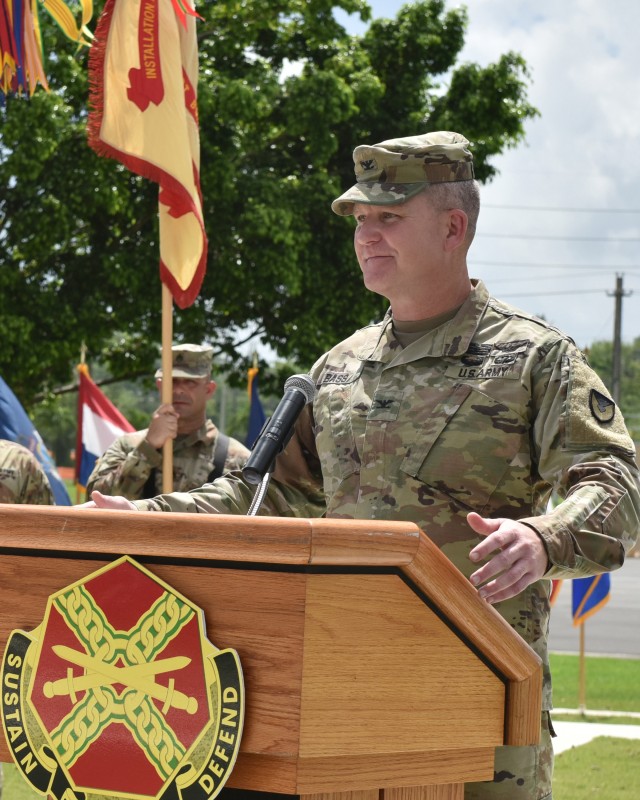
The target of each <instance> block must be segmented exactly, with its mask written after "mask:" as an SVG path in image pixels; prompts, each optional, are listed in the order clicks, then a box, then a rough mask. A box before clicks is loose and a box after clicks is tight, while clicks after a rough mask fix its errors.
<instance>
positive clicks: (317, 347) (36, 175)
mask: <svg viewBox="0 0 640 800" xmlns="http://www.w3.org/2000/svg"><path fill="white" fill-rule="evenodd" d="M101 8H102V2H100V1H99V2H98V3H97V4H96V14H98V13H99V12H100V11H101ZM336 8H341V9H343V10H344V11H346V12H348V13H355V14H359V15H360V16H361V18H362V19H363V20H364V21H368V20H369V18H370V11H369V9H368V6H367V4H366V3H365V2H364V0H337V1H335V2H334V1H333V0H219V1H218V2H206V3H201V4H199V7H198V10H199V12H200V14H201V15H202V16H203V18H204V19H203V20H202V21H200V22H199V23H198V39H199V53H200V83H199V115H200V135H201V161H202V168H201V184H202V191H203V197H204V214H205V224H206V228H207V234H208V238H209V261H208V266H207V274H206V277H205V280H204V284H203V288H202V291H201V293H200V296H199V298H198V299H197V301H196V302H195V304H194V305H193V306H191V307H190V308H188V309H185V310H183V311H180V310H179V309H176V310H175V314H174V331H175V337H174V338H175V339H176V340H185V341H205V340H206V341H209V342H210V343H211V344H212V345H213V346H214V348H215V350H216V352H217V354H218V355H217V360H218V363H219V364H222V365H226V367H227V368H228V369H230V370H231V371H232V372H233V370H236V372H237V374H238V375H244V370H245V368H246V366H247V363H246V359H243V358H242V357H241V356H240V355H239V351H238V347H239V344H240V343H241V342H243V341H244V340H247V339H249V338H251V337H261V338H262V340H263V341H264V342H265V343H267V344H268V345H270V346H271V347H272V348H273V349H274V350H275V351H276V352H277V353H278V355H279V356H281V357H282V358H287V359H290V360H292V361H295V362H297V363H298V364H300V365H302V367H303V368H308V367H309V366H310V364H311V362H312V361H313V360H314V359H315V358H316V357H317V355H319V354H320V353H321V352H322V351H323V349H325V348H326V347H327V346H329V345H330V344H331V343H333V342H335V341H337V340H338V339H339V338H342V337H344V336H345V335H347V334H349V333H350V332H351V331H353V330H354V329H355V328H357V327H359V326H361V325H363V324H366V323H367V322H369V321H370V320H371V319H374V318H377V317H378V316H379V315H380V313H381V312H382V310H383V308H384V306H385V303H384V302H383V301H382V300H381V298H379V297H377V296H374V295H372V294H370V293H368V292H366V291H364V290H363V287H362V283H361V278H360V274H359V270H358V268H357V264H356V262H355V259H354V256H353V250H352V241H351V239H352V230H351V227H350V225H349V223H348V222H347V221H345V219H343V218H340V217H337V216H335V215H334V214H333V213H332V212H331V210H330V202H331V200H332V199H334V198H335V197H336V196H337V195H338V194H340V193H341V192H342V191H343V190H344V189H345V188H346V187H348V186H349V185H351V183H353V164H352V161H351V152H352V150H353V148H354V146H355V145H357V144H360V143H364V142H377V141H381V140H383V139H386V138H390V137H393V136H397V135H412V134H416V133H420V132H422V131H426V130H438V129H450V130H458V131H460V132H462V133H464V134H465V135H467V136H468V137H469V138H470V139H471V140H472V141H473V142H474V145H475V146H474V152H475V155H476V167H477V174H478V177H479V178H480V179H481V180H488V179H490V178H491V177H492V175H493V174H494V171H495V170H494V167H492V165H491V163H490V162H491V158H492V157H493V156H495V155H496V154H498V153H500V152H502V151H503V150H504V149H505V148H508V147H513V146H515V145H517V144H518V143H519V142H520V141H521V140H522V139H523V136H524V124H525V122H526V120H527V119H528V118H530V117H532V116H534V115H535V114H536V113H537V112H536V111H535V109H534V108H533V107H532V106H531V105H530V104H529V102H528V101H527V82H528V78H529V76H528V73H527V68H526V64H525V62H524V61H523V59H522V58H521V57H520V56H519V55H517V54H515V53H506V54H505V55H503V56H502V57H501V58H499V59H498V61H497V62H496V63H494V64H490V65H488V66H486V67H480V66H478V65H477V64H463V65H461V66H457V67H456V60H457V58H458V56H459V54H460V51H461V48H462V46H463V44H464V35H465V29H466V25H467V16H466V12H465V10H464V9H463V8H455V9H449V10H447V8H446V4H445V2H444V0H422V2H415V3H412V4H409V5H406V6H404V7H403V8H402V9H401V10H400V11H399V13H398V15H397V17H396V18H395V19H390V20H374V21H373V22H371V24H370V25H369V27H368V29H367V30H366V32H365V33H364V34H363V35H362V36H351V35H349V34H347V32H346V31H345V29H344V28H343V27H342V26H341V25H340V24H338V22H337V21H336V19H335V16H334V10H335V9H336ZM41 22H42V28H43V35H44V39H45V47H46V49H47V51H48V52H49V53H50V56H49V60H48V65H47V72H48V77H49V81H50V85H51V89H52V91H51V93H50V94H47V93H45V92H44V91H40V90H39V91H38V92H36V94H35V95H34V96H33V97H32V98H31V99H30V100H25V99H15V98H9V99H8V101H7V103H6V105H5V107H4V108H2V109H0V185H2V186H3V187H6V188H5V189H4V190H3V192H2V194H1V195H0V227H1V233H0V242H1V244H2V247H1V248H0V313H1V314H2V321H3V333H4V337H3V347H2V348H0V374H2V375H3V376H4V377H5V379H6V380H7V381H8V382H9V384H10V385H11V386H12V388H13V389H14V391H15V392H16V394H18V396H19V397H20V398H21V400H22V401H23V403H24V404H25V405H26V406H27V407H29V406H30V405H31V404H32V403H33V400H34V398H35V397H36V396H37V395H39V394H41V393H43V392H45V393H46V392H47V391H50V390H52V389H53V388H54V387H56V386H58V385H60V384H65V383H68V382H70V381H73V367H74V366H75V364H76V363H77V361H78V358H79V354H80V351H81V345H82V343H83V342H84V343H86V345H87V348H88V359H89V361H90V362H91V361H93V360H99V361H100V362H101V363H102V364H103V365H104V366H105V368H106V369H107V370H108V371H109V372H110V373H111V374H112V375H113V376H114V377H116V378H118V377H123V378H124V377H126V376H133V375H136V374H144V373H150V372H151V371H152V368H153V366H154V364H155V363H156V361H157V356H158V343H159V341H160V325H161V315H160V282H159V279H158V244H157V187H156V186H155V185H154V184H151V183H150V182H148V181H145V180H144V179H141V178H138V177H137V176H134V175H132V174H131V173H129V172H127V171H126V170H125V169H124V168H123V167H122V166H121V165H119V164H118V163H116V162H115V161H112V160H109V159H105V158H100V157H98V156H96V155H95V154H94V153H93V151H91V150H90V149H89V147H88V145H87V143H86V120H87V102H88V79H87V54H86V53H85V52H81V53H74V52H72V45H70V43H69V42H68V41H66V40H65V39H64V38H62V36H61V35H60V34H59V32H58V31H57V29H56V28H55V26H53V25H52V24H51V23H50V22H49V21H48V20H46V19H45V18H44V17H43V19H42V20H41Z"/></svg>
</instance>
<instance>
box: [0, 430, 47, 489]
mask: <svg viewBox="0 0 640 800" xmlns="http://www.w3.org/2000/svg"><path fill="white" fill-rule="evenodd" d="M0 503H28V504H30V505H53V504H54V499H53V491H52V490H51V486H50V484H49V481H48V479H47V476H46V474H45V471H44V470H43V469H42V467H41V466H40V464H39V463H38V460H37V459H36V457H35V456H34V455H33V453H32V452H31V451H30V450H27V448H26V447H23V446H22V445H21V444H17V443H16V442H8V441H7V440H6V439H0Z"/></svg>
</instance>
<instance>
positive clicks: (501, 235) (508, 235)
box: [476, 233, 640, 242]
mask: <svg viewBox="0 0 640 800" xmlns="http://www.w3.org/2000/svg"><path fill="white" fill-rule="evenodd" d="M476 236H484V237H485V238H490V239H546V240H549V241H554V242H557V241H566V242H640V237H638V236H631V237H626V238H625V237H622V236H543V235H540V234H537V235H534V234H526V233H477V234H476Z"/></svg>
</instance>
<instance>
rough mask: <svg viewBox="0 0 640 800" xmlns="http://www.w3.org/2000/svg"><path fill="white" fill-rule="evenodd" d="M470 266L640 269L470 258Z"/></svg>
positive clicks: (638, 266)
mask: <svg viewBox="0 0 640 800" xmlns="http://www.w3.org/2000/svg"><path fill="white" fill-rule="evenodd" d="M469 263H470V264H481V265H483V266H489V267H536V268H537V267H544V268H545V269H615V270H634V269H640V265H634V264H631V265H621V264H540V263H536V262H524V261H478V260H476V259H475V258H472V257H470V258H469Z"/></svg>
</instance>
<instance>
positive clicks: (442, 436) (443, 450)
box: [401, 384, 528, 510]
mask: <svg viewBox="0 0 640 800" xmlns="http://www.w3.org/2000/svg"><path fill="white" fill-rule="evenodd" d="M527 437H528V425H527V423H526V420H524V419H523V418H522V417H520V416H519V415H518V414H517V413H516V412H515V411H514V410H513V409H512V408H509V407H508V406H506V405H504V404H503V403H500V402H499V401H497V400H494V399H493V398H491V397H489V396H488V395H485V394H483V393H482V392H478V391H477V390H475V389H473V388H472V387H471V386H469V385H466V384H457V385H456V386H455V387H454V388H453V389H452V391H451V393H450V394H449V395H448V396H447V398H446V399H445V400H444V401H443V402H441V403H440V404H439V405H437V406H436V407H435V408H434V409H433V410H432V411H431V412H430V413H429V415H428V419H426V420H425V421H424V425H421V426H420V430H419V431H416V436H415V443H414V444H412V445H411V448H410V450H409V451H408V452H407V454H406V456H405V458H404V460H403V462H402V465H401V469H402V471H403V472H405V473H407V474H408V475H411V476H412V477H413V478H415V479H417V480H419V481H420V482H421V483H424V484H427V485H429V486H431V487H433V488H435V489H436V490H438V491H439V492H443V493H444V494H447V495H449V496H450V497H452V498H454V499H455V500H456V501H457V502H459V503H461V504H463V505H464V506H466V507H468V508H470V509H475V510H479V509H481V508H483V507H484V506H485V505H486V504H487V502H488V501H489V498H490V497H491V495H492V494H493V493H494V492H495V490H496V488H497V487H498V486H499V484H500V483H501V482H502V480H503V479H504V477H505V475H506V473H507V472H508V471H509V469H510V467H511V465H512V462H513V461H514V459H515V458H516V456H517V455H518V453H519V452H521V450H522V449H523V447H524V441H525V440H526V439H527Z"/></svg>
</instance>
